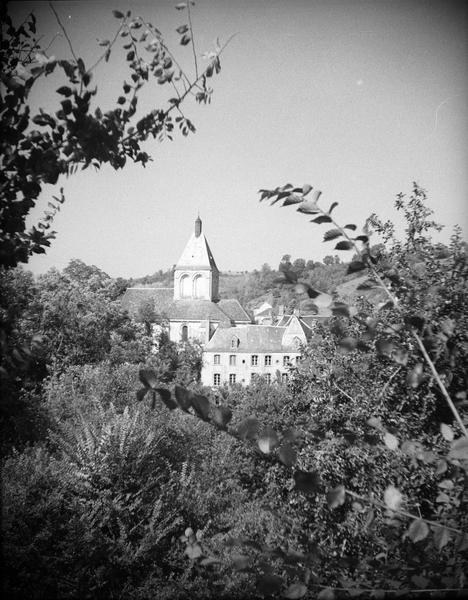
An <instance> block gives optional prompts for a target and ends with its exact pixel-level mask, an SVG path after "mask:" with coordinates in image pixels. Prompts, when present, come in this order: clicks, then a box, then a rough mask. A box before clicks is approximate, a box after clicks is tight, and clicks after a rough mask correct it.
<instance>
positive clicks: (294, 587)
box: [283, 583, 307, 600]
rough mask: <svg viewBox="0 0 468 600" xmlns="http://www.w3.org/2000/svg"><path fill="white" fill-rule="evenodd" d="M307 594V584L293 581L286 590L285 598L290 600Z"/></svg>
mask: <svg viewBox="0 0 468 600" xmlns="http://www.w3.org/2000/svg"><path fill="white" fill-rule="evenodd" d="M306 594H307V586H306V585H305V584H303V583H292V584H291V585H290V586H289V587H288V589H287V590H286V591H285V592H284V594H283V596H284V598H289V600H298V599H299V598H302V597H303V596H305V595H306Z"/></svg>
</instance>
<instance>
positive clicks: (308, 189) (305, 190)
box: [302, 183, 312, 196]
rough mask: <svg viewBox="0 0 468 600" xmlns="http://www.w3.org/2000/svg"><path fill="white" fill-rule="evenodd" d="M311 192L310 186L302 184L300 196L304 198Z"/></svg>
mask: <svg viewBox="0 0 468 600" xmlns="http://www.w3.org/2000/svg"><path fill="white" fill-rule="evenodd" d="M311 190H312V186H311V185H310V184H309V183H304V185H303V186H302V194H303V195H304V196H306V195H307V194H308V193H309V192H310V191H311Z"/></svg>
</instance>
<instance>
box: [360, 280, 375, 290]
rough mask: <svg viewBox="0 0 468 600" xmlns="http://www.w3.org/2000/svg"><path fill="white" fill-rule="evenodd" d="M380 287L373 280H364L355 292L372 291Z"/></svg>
mask: <svg viewBox="0 0 468 600" xmlns="http://www.w3.org/2000/svg"><path fill="white" fill-rule="evenodd" d="M378 287H380V286H379V284H378V283H377V282H376V281H374V280H373V279H366V281H363V282H362V283H360V284H359V285H358V286H357V288H356V289H357V290H373V289H375V288H378Z"/></svg>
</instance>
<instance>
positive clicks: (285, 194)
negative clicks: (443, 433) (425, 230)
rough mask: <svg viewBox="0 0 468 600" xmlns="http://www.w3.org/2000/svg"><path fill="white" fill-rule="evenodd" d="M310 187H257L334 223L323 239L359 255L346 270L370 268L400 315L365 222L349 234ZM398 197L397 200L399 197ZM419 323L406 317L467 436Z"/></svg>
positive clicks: (315, 220)
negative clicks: (373, 249) (426, 345)
mask: <svg viewBox="0 0 468 600" xmlns="http://www.w3.org/2000/svg"><path fill="white" fill-rule="evenodd" d="M312 189H313V188H312V186H311V185H309V184H305V185H303V186H302V187H294V186H292V185H291V184H286V185H284V186H282V187H277V188H275V189H273V190H267V189H261V190H259V194H260V201H262V200H266V199H270V200H271V204H272V205H273V204H276V203H277V202H279V201H280V200H282V206H291V205H296V206H297V209H296V210H297V211H298V212H300V213H303V214H306V215H314V218H313V219H311V222H313V223H315V224H318V225H320V224H323V223H332V224H333V225H334V227H335V229H332V230H329V231H327V232H326V233H325V235H324V241H325V242H327V241H331V240H335V239H337V238H340V237H343V238H344V240H341V241H339V242H338V243H337V244H336V245H335V250H354V251H355V252H356V254H357V256H358V258H359V260H354V261H352V262H351V263H350V265H349V268H348V273H356V272H359V271H363V270H365V269H367V270H368V271H369V272H370V275H371V277H372V278H373V280H371V281H370V285H369V287H371V288H375V287H377V286H378V287H380V288H381V289H382V290H383V291H384V292H385V294H386V295H387V297H388V299H389V305H390V306H392V307H394V308H396V310H398V311H399V313H400V314H401V315H402V316H404V312H403V309H402V307H401V304H400V303H399V301H398V298H397V296H396V295H395V294H393V293H392V292H391V291H390V289H389V287H388V286H387V285H386V284H385V282H384V280H383V279H382V277H381V275H380V274H379V272H378V271H377V268H376V264H378V259H377V258H376V257H375V256H374V255H373V254H372V252H371V249H370V244H369V239H370V233H369V226H368V224H367V223H366V225H365V227H364V229H363V232H362V233H361V234H360V235H357V236H356V237H351V235H350V234H349V233H348V231H355V230H356V229H357V226H356V225H355V224H353V223H351V224H348V225H344V226H341V225H340V224H338V223H337V221H336V220H335V219H334V217H333V216H332V211H333V210H334V208H335V207H336V206H338V202H334V203H333V204H332V205H331V206H330V208H329V209H328V211H324V210H323V209H322V208H321V207H320V206H319V205H318V200H319V197H320V195H321V193H322V192H321V191H319V190H316V191H315V192H314V193H313V194H312V199H308V198H306V196H307V195H308V194H309V192H311V191H312ZM399 200H400V202H401V198H400V199H399ZM426 216H427V213H425V214H423V217H426ZM387 275H388V276H389V277H390V279H391V278H392V276H393V275H394V274H392V273H391V272H389V273H387ZM286 276H287V274H286ZM376 284H377V285H376ZM344 312H345V313H346V312H348V311H347V310H346V309H344ZM419 323H420V320H419V321H418V320H415V319H413V321H412V322H411V321H410V323H409V325H410V327H409V330H410V332H411V335H412V336H413V338H414V339H415V340H416V342H417V344H418V347H419V349H420V351H421V353H422V355H423V357H424V360H425V362H426V363H427V365H428V367H429V369H430V371H431V373H432V375H433V377H434V379H435V381H436V383H437V385H438V387H439V389H440V391H441V393H442V395H443V397H444V398H445V401H446V402H447V404H448V406H449V408H450V410H451V411H452V414H453V416H454V418H455V419H456V421H457V423H458V425H459V427H460V429H461V431H462V433H463V435H464V436H465V437H466V438H468V431H467V429H466V427H465V425H464V423H463V421H462V419H461V417H460V414H459V412H458V410H457V408H456V406H455V404H454V403H453V400H452V399H451V397H450V395H449V393H448V391H447V388H446V386H445V385H444V383H443V381H442V379H441V377H440V375H439V374H438V372H437V369H436V367H435V365H434V362H433V360H432V359H431V357H430V356H429V354H428V352H427V350H426V348H425V346H424V343H423V341H422V339H421V337H420V335H419V334H418V332H417V330H416V327H415V326H412V325H416V324H419Z"/></svg>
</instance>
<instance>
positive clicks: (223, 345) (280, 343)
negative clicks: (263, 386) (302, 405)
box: [201, 315, 312, 386]
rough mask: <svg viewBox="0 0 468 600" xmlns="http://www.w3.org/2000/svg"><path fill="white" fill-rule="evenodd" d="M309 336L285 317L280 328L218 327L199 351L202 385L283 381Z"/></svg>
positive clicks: (308, 331)
mask: <svg viewBox="0 0 468 600" xmlns="http://www.w3.org/2000/svg"><path fill="white" fill-rule="evenodd" d="M311 333H312V328H310V327H308V326H307V325H306V324H305V323H304V322H303V321H302V320H301V319H300V318H299V317H298V316H296V315H289V317H288V318H287V320H286V321H285V325H282V326H278V325H246V326H244V327H229V328H219V329H218V330H217V331H216V332H215V333H214V335H213V337H212V338H211V339H210V341H209V342H208V343H207V344H206V346H205V349H204V352H203V367H202V373H201V381H202V384H203V385H206V386H219V385H224V384H228V385H233V384H234V383H240V384H242V385H248V384H249V383H251V382H252V381H253V380H254V379H255V378H256V377H259V376H264V377H265V378H266V380H267V381H268V382H273V381H278V380H279V381H287V379H288V373H289V370H290V367H291V366H293V365H295V364H296V362H297V361H298V360H299V358H300V356H301V351H300V349H301V346H302V345H303V344H305V343H306V342H307V340H308V339H309V337H310V335H311Z"/></svg>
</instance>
